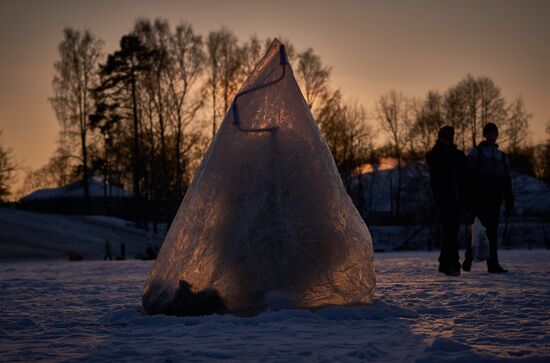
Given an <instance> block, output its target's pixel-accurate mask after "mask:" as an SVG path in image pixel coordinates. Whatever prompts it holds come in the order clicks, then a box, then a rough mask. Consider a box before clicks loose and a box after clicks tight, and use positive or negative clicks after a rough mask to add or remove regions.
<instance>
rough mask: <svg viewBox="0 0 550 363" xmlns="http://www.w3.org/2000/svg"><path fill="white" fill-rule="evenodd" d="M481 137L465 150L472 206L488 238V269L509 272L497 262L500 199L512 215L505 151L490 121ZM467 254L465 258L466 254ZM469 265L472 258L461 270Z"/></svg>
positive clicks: (507, 214) (512, 199)
mask: <svg viewBox="0 0 550 363" xmlns="http://www.w3.org/2000/svg"><path fill="white" fill-rule="evenodd" d="M483 137H484V138H485V140H484V141H482V142H481V143H480V144H479V145H478V146H477V147H475V148H474V149H472V150H471V151H470V152H469V153H468V164H469V166H470V172H471V174H472V182H473V191H472V192H473V193H472V198H473V200H472V206H473V209H474V213H475V215H476V216H477V217H478V218H479V221H480V222H481V224H482V225H483V226H484V227H485V230H486V233H487V239H488V240H489V259H488V260H487V269H488V271H489V272H492V273H499V272H508V271H506V270H505V269H503V268H502V267H501V266H500V264H499V262H498V254H497V232H498V223H499V218H500V207H501V206H502V202H503V201H504V205H505V214H506V216H509V215H511V213H512V210H513V204H514V195H513V193H512V178H511V175H510V166H509V163H508V157H507V156H506V154H504V153H503V152H502V151H500V150H499V149H498V144H497V143H496V141H497V138H498V128H497V126H496V125H495V124H494V123H492V122H489V123H488V124H486V125H485V127H483ZM470 256H471V255H470ZM466 257H467V258H468V254H467V255H466ZM470 258H471V257H470ZM470 265H471V260H469V259H467V260H466V261H464V265H463V269H465V270H469V266H470Z"/></svg>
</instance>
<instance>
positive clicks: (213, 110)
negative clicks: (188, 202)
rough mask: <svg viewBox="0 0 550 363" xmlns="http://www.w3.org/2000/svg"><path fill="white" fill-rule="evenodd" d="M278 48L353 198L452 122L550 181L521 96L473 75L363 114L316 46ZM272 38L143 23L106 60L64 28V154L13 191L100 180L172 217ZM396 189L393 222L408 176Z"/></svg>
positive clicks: (138, 211)
mask: <svg viewBox="0 0 550 363" xmlns="http://www.w3.org/2000/svg"><path fill="white" fill-rule="evenodd" d="M282 41H283V42H284V43H285V44H286V47H287V53H288V58H289V61H290V63H291V64H292V67H293V69H294V72H295V75H296V78H297V80H298V83H299V84H300V87H301V89H302V92H303V94H304V97H305V99H306V101H307V103H308V105H309V107H310V108H311V111H312V113H313V115H314V116H315V118H316V120H317V122H318V124H319V127H320V129H321V131H322V133H323V136H324V137H325V139H326V141H327V143H328V145H329V147H330V149H331V151H332V153H333V156H334V159H335V161H336V165H337V167H338V169H339V171H340V173H341V175H342V179H343V181H344V184H345V185H346V187H347V188H348V191H350V190H351V188H352V184H353V180H355V179H356V178H357V177H360V174H361V170H364V166H365V165H366V164H371V165H375V164H377V163H378V162H379V160H380V159H381V158H383V157H391V158H392V159H394V160H396V163H397V168H398V170H399V171H400V170H401V168H402V167H403V166H404V164H405V163H409V162H422V161H423V158H424V155H425V153H426V151H427V150H428V149H429V148H430V147H431V146H432V145H433V143H434V141H435V137H436V135H437V131H438V129H439V128H440V127H441V126H442V125H444V124H450V125H452V126H454V127H455V129H456V131H457V140H456V141H457V144H458V146H459V147H460V148H462V149H468V148H471V147H474V146H475V145H476V144H477V143H478V142H480V141H481V136H480V134H481V132H480V130H481V129H482V127H483V125H484V124H485V123H486V122H488V121H492V122H495V123H496V124H497V125H499V127H500V128H501V139H500V143H501V146H502V147H503V148H504V149H505V150H506V151H507V152H508V153H509V154H510V156H511V159H512V163H513V167H514V168H515V170H517V171H519V172H522V173H526V174H529V175H532V176H535V177H537V178H539V179H542V180H545V181H546V182H549V181H550V138H549V140H548V141H547V142H546V143H544V144H540V145H533V144H532V143H531V142H530V138H529V122H530V119H531V118H532V115H531V114H530V113H529V112H528V111H527V110H526V109H525V104H524V101H523V99H522V98H521V97H520V98H517V99H514V100H512V101H507V100H505V99H504V97H503V95H502V92H501V90H500V88H499V87H498V86H497V85H496V84H495V82H494V81H493V80H492V79H491V78H489V77H486V76H479V77H474V76H472V75H467V76H465V77H464V79H462V80H460V81H459V82H458V83H457V84H455V85H452V86H451V87H449V88H448V89H447V90H446V91H445V92H438V91H429V92H427V94H426V96H425V97H424V98H422V99H418V98H413V97H408V96H406V95H404V94H402V93H401V92H399V91H395V90H394V91H389V92H387V93H384V94H382V95H380V97H379V98H378V99H377V100H373V105H372V106H369V107H366V106H365V105H361V104H359V103H357V102H348V101H346V100H345V99H344V97H343V96H342V92H341V91H340V90H339V89H337V88H335V87H334V86H333V85H332V84H331V67H329V66H327V65H325V64H324V63H323V62H322V60H321V58H320V57H319V55H317V54H316V53H315V52H314V50H313V49H312V48H308V49H303V50H298V49H296V48H295V47H294V46H293V45H292V43H291V42H290V41H288V40H287V39H282ZM270 42H271V39H259V38H258V37H257V36H254V35H253V36H250V37H249V38H248V39H246V40H245V41H243V40H239V39H238V37H237V36H236V34H234V33H233V32H232V31H231V30H229V29H226V28H221V29H219V30H215V31H211V32H209V33H208V34H206V35H205V36H203V35H201V34H197V33H196V32H195V31H194V30H193V27H192V26H191V25H189V24H187V23H180V24H178V25H177V26H176V27H175V28H174V27H172V26H170V24H169V23H168V21H166V20H163V19H154V20H152V19H147V18H143V19H138V20H137V21H136V22H135V24H134V26H133V28H132V29H131V30H130V31H129V32H128V33H127V34H124V35H122V37H121V39H120V43H119V48H118V49H117V50H116V51H114V52H113V53H110V54H104V53H103V51H102V50H103V41H102V40H101V39H99V38H98V37H97V36H96V35H94V34H93V33H92V32H90V31H88V30H78V29H74V28H70V27H69V28H66V29H65V30H64V32H63V40H62V41H61V43H60V44H59V59H58V61H57V62H56V63H55V64H54V70H55V76H54V79H53V81H52V86H53V95H52V97H51V98H50V102H51V105H52V107H53V109H54V110H55V113H56V115H57V118H58V120H59V123H60V126H61V130H60V134H59V138H58V145H59V147H58V149H57V151H56V152H55V154H54V155H53V156H52V157H51V159H50V161H49V163H48V164H47V165H45V166H44V167H42V168H40V169H38V170H34V171H28V172H27V175H26V177H25V180H24V183H23V189H22V190H19V191H18V192H17V195H19V196H21V195H24V194H25V193H27V192H29V191H32V190H34V189H37V188H41V187H52V186H61V185H64V184H67V183H69V182H72V181H75V180H82V183H83V185H84V187H85V190H87V183H88V182H87V181H88V180H89V178H90V177H99V178H101V180H103V181H104V182H105V183H106V184H111V185H117V186H122V187H125V188H127V189H129V190H132V191H133V192H134V193H135V201H136V204H135V206H136V207H135V218H136V222H137V223H138V224H140V225H145V222H147V221H148V222H153V223H155V222H160V221H171V219H172V218H173V216H174V213H175V212H176V210H177V207H178V206H179V203H180V202H181V200H182V198H183V196H184V194H185V192H186V190H187V188H188V186H189V183H190V182H191V179H192V177H193V175H194V172H195V170H196V168H197V166H198V164H199V162H200V160H201V159H202V156H203V154H204V152H205V151H206V148H207V146H208V144H209V143H210V141H211V140H212V138H213V136H214V134H215V133H216V130H217V128H218V126H219V124H220V122H221V121H222V119H223V117H224V115H225V112H226V110H227V109H228V107H229V105H230V104H231V101H232V99H233V97H234V96H235V94H236V92H237V91H238V89H239V87H240V86H241V84H242V83H243V81H244V80H245V78H246V76H247V75H248V74H249V72H250V71H252V69H253V68H254V66H255V64H256V62H257V61H258V60H259V58H260V57H261V56H262V55H263V53H264V52H265V50H266V48H267V46H268V45H269V44H270ZM368 86H369V85H368V84H366V85H365V87H368ZM548 126H549V128H550V123H549V125H548ZM548 132H550V130H548ZM379 135H384V137H382V138H380V137H379ZM0 155H2V153H0ZM0 162H1V161H0ZM3 180H4V179H0V191H2V190H3V189H2V183H3V182H4V181H3ZM4 183H6V182H4ZM397 184H398V185H397V186H396V193H395V201H394V204H395V214H396V218H397V220H398V219H399V214H400V212H399V209H400V208H399V206H400V191H401V189H402V185H401V177H399V180H398V183H397ZM359 185H362V183H359ZM5 195H6V194H4V196H5ZM0 197H1V196H0ZM354 200H355V202H356V203H358V204H361V203H362V198H358V199H357V198H354ZM361 210H362V209H361Z"/></svg>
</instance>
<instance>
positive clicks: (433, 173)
mask: <svg viewBox="0 0 550 363" xmlns="http://www.w3.org/2000/svg"><path fill="white" fill-rule="evenodd" d="M437 136H438V137H437V141H436V143H435V145H434V146H433V148H432V149H431V150H430V151H429V152H428V153H427V154H426V162H427V164H428V168H429V170H430V182H431V189H432V195H433V198H434V201H435V204H436V206H437V210H438V212H439V216H440V220H441V225H442V229H443V240H442V241H441V253H440V255H439V272H442V273H444V274H445V275H447V276H459V275H460V262H459V255H458V229H459V227H460V222H461V219H462V216H463V213H464V210H465V208H466V197H467V195H466V194H467V190H466V189H467V187H466V185H467V180H468V162H467V160H466V156H465V155H464V152H462V151H460V150H458V149H457V148H456V145H455V144H454V128H453V127H451V126H443V127H442V128H441V129H440V130H439V133H438V135H437Z"/></svg>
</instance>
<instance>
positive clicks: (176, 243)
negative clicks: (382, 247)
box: [143, 39, 376, 315]
mask: <svg viewBox="0 0 550 363" xmlns="http://www.w3.org/2000/svg"><path fill="white" fill-rule="evenodd" d="M375 284H376V281H375V276H374V269H373V249H372V241H371V236H370V233H369V230H368V228H367V226H366V225H365V222H364V221H363V219H362V218H361V216H360V215H359V213H358V212H357V210H356V208H355V207H354V205H353V203H352V201H351V199H350V198H349V196H348V195H347V193H346V191H345V189H344V186H343V183H342V181H341V179H340V176H339V174H338V171H337V169H336V166H335V163H334V160H333V158H332V155H331V153H330V150H329V148H328V147H327V144H326V142H325V140H324V139H323V137H322V136H321V133H320V131H319V128H318V126H317V124H316V122H315V120H314V119H313V116H312V115H311V112H310V110H309V108H308V106H307V104H306V102H305V100H304V98H303V96H302V93H301V92H300V88H299V86H298V84H297V83H296V80H295V78H294V75H293V72H292V69H291V66H290V64H288V61H287V59H286V53H285V48H284V46H283V45H282V44H281V43H280V42H279V41H278V40H277V39H275V40H274V41H273V43H272V44H271V46H270V48H269V50H268V51H267V53H266V55H265V56H264V57H263V58H262V59H261V60H260V62H259V63H258V64H257V65H256V67H255V69H254V71H253V72H252V73H251V74H250V75H249V77H248V79H247V81H246V82H245V83H244V85H243V86H242V88H241V90H240V92H239V93H238V94H237V96H236V97H235V99H234V101H233V104H232V106H231V108H230V109H229V110H228V112H227V114H226V116H225V119H224V120H223V122H222V124H221V125H220V128H219V130H218V132H217V134H216V136H215V138H214V140H213V141H212V143H211V145H210V147H209V149H208V151H207V152H206V155H205V157H204V159H203V160H202V163H201V166H200V167H199V169H198V171H197V173H196V175H195V178H194V180H193V182H192V184H191V186H190V188H189V190H188V191H187V194H186V195H185V198H184V199H183V202H182V203H181V206H180V208H179V210H178V212H177V215H176V217H175V219H174V221H173V223H172V225H171V227H170V230H169V232H168V234H167V236H166V239H165V241H164V244H163V246H162V248H161V250H160V252H159V255H158V258H157V260H156V261H155V264H154V266H153V269H152V271H151V273H150V275H149V277H148V279H147V281H146V283H145V287H144V290H143V306H144V308H145V310H146V311H147V313H149V314H170V315H202V314H208V313H234V314H238V315H254V314H256V313H259V312H261V311H263V310H265V309H267V308H272V309H277V308H307V309H316V308H320V307H324V306H333V305H351V304H362V303H370V302H371V301H372V295H373V291H374V287H375Z"/></svg>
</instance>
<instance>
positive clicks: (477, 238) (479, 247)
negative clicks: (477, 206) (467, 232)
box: [472, 217, 489, 262]
mask: <svg viewBox="0 0 550 363" xmlns="http://www.w3.org/2000/svg"><path fill="white" fill-rule="evenodd" d="M472 255H473V260H474V262H481V261H486V260H488V259H489V240H488V239H487V233H486V231H485V227H483V225H482V224H481V221H480V220H479V218H477V217H476V218H475V220H474V225H473V226H472Z"/></svg>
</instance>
